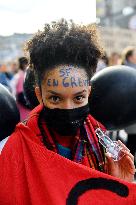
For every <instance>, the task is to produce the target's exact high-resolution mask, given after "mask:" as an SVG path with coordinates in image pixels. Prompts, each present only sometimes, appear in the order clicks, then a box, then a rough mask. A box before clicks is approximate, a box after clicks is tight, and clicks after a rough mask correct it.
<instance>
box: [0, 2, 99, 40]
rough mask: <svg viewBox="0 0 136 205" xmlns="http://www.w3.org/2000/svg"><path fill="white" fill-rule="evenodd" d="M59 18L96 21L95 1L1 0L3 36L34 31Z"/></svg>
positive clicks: (1, 30) (78, 21) (0, 30)
mask: <svg viewBox="0 0 136 205" xmlns="http://www.w3.org/2000/svg"><path fill="white" fill-rule="evenodd" d="M60 18H66V19H67V20H69V19H73V20H74V21H75V22H76V23H83V24H88V23H92V22H95V21H96V0H0V35H6V36H7V35H12V34H13V33H34V32H37V31H38V29H40V30H41V29H42V28H43V27H44V24H45V23H49V22H51V21H54V20H58V19H60Z"/></svg>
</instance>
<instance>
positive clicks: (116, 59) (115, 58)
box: [109, 52, 120, 66]
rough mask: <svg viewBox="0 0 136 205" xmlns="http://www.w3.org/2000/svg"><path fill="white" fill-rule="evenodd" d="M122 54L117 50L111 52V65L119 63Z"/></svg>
mask: <svg viewBox="0 0 136 205" xmlns="http://www.w3.org/2000/svg"><path fill="white" fill-rule="evenodd" d="M119 61H120V55H119V54H118V53H117V52H113V53H111V55H110V57H109V66H113V65H118V64H119V63H120V62H119Z"/></svg>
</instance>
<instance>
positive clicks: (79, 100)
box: [49, 95, 85, 104]
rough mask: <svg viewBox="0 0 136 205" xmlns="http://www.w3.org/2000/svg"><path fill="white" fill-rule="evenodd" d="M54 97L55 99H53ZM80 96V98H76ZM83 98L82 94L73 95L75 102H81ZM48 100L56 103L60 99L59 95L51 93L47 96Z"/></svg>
mask: <svg viewBox="0 0 136 205" xmlns="http://www.w3.org/2000/svg"><path fill="white" fill-rule="evenodd" d="M55 98H56V99H55ZM78 98H80V99H78ZM84 98H85V96H84V95H78V96H76V97H74V100H75V101H76V102H77V103H80V102H82V100H83V99H84ZM49 100H50V101H51V102H52V103H54V104H57V103H59V102H60V101H61V100H62V99H61V98H60V97H59V96H56V95H52V96H50V97H49Z"/></svg>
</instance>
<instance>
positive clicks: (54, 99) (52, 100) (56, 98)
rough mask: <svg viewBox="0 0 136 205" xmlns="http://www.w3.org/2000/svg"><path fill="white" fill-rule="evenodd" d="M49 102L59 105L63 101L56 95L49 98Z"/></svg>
mask: <svg viewBox="0 0 136 205" xmlns="http://www.w3.org/2000/svg"><path fill="white" fill-rule="evenodd" d="M49 100H50V101H51V102H52V103H58V102H59V101H60V100H61V99H60V97H58V96H56V95H52V96H50V97H49Z"/></svg>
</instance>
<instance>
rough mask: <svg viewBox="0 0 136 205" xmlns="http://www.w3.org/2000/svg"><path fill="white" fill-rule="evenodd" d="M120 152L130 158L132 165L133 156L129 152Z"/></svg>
mask: <svg viewBox="0 0 136 205" xmlns="http://www.w3.org/2000/svg"><path fill="white" fill-rule="evenodd" d="M122 151H123V152H124V154H125V155H126V156H129V157H130V159H131V160H132V161H133V164H134V156H133V155H132V154H131V153H130V152H128V151H126V150H122Z"/></svg>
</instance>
